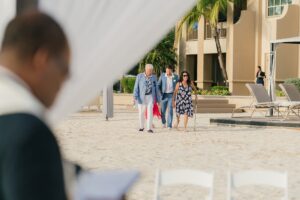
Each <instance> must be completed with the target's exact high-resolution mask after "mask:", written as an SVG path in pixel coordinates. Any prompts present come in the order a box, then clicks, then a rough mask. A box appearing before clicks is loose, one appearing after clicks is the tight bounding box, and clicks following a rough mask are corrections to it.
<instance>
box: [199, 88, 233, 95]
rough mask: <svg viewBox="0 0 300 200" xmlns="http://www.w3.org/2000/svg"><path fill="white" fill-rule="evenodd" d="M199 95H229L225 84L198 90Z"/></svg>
mask: <svg viewBox="0 0 300 200" xmlns="http://www.w3.org/2000/svg"><path fill="white" fill-rule="evenodd" d="M197 94H199V95H216V96H228V95H230V92H229V89H228V87H225V86H213V87H211V89H210V90H198V92H197Z"/></svg>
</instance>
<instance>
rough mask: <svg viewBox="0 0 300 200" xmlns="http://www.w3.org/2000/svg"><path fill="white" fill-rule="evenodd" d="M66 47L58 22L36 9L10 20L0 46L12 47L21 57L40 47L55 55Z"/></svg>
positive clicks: (32, 52)
mask: <svg viewBox="0 0 300 200" xmlns="http://www.w3.org/2000/svg"><path fill="white" fill-rule="evenodd" d="M67 47H68V41H67V37H66V35H65V33H64V31H63V29H62V28H61V27H60V26H59V24H58V23H57V22H56V21H55V20H54V19H52V18H51V17H50V16H48V15H46V14H44V13H41V12H38V11H29V12H25V13H23V14H20V15H18V16H17V17H15V18H14V19H13V20H11V21H10V22H9V23H8V25H7V27H6V29H5V32H4V37H3V41H2V46H1V48H2V50H5V49H6V48H13V49H14V50H16V51H17V53H18V54H19V56H20V57H21V58H23V59H27V58H30V57H32V56H33V55H34V54H35V53H36V51H37V50H38V49H41V48H44V49H45V50H47V51H48V53H49V54H50V56H55V55H58V54H60V53H62V51H63V50H65V49H66V48H67Z"/></svg>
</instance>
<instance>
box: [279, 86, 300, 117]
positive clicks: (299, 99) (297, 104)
mask: <svg viewBox="0 0 300 200" xmlns="http://www.w3.org/2000/svg"><path fill="white" fill-rule="evenodd" d="M279 87H280V88H281V90H282V91H283V93H284V94H285V96H286V97H287V99H288V101H289V102H288V103H286V104H287V108H288V111H287V113H286V118H287V117H288V116H289V114H290V113H294V114H295V115H296V116H297V117H300V115H299V109H300V92H299V90H298V88H297V87H296V86H295V85H293V84H279ZM296 110H297V112H296Z"/></svg>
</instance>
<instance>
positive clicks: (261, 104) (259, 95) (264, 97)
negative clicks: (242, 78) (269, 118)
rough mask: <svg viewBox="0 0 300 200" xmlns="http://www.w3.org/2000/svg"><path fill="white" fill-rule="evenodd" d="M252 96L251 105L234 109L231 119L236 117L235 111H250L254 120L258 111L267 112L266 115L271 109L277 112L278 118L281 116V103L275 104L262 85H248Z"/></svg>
mask: <svg viewBox="0 0 300 200" xmlns="http://www.w3.org/2000/svg"><path fill="white" fill-rule="evenodd" d="M246 87H247V88H248V90H249V92H250V94H251V96H252V97H253V101H252V103H251V104H250V105H247V106H241V107H238V108H235V109H233V111H232V115H231V117H234V114H235V111H236V110H240V109H250V110H251V115H250V117H251V118H252V116H253V114H254V113H255V111H256V110H258V109H259V110H266V113H267V112H268V111H269V109H274V110H275V111H277V113H278V116H279V115H280V110H279V108H280V107H282V105H281V104H280V103H277V102H273V101H272V100H271V98H270V96H269V94H268V92H267V90H266V88H265V87H264V86H263V85H261V84H246Z"/></svg>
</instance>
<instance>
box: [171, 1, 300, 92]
mask: <svg viewBox="0 0 300 200" xmlns="http://www.w3.org/2000/svg"><path fill="white" fill-rule="evenodd" d="M235 9H236V8H234V6H233V5H232V4H230V6H229V7H228V9H227V16H225V20H223V21H221V22H220V23H219V24H218V27H219V30H220V35H221V39H220V42H221V47H222V52H223V54H224V61H225V63H226V70H227V73H228V83H229V89H230V92H231V93H232V94H233V95H248V90H247V88H246V87H245V84H246V83H253V82H254V81H255V74H256V70H257V67H258V66H261V67H262V69H263V71H265V72H266V75H267V78H268V72H269V69H268V67H269V62H270V59H269V57H270V41H272V40H276V39H281V38H287V37H297V36H300V2H299V1H298V0H248V1H247V2H245V6H244V8H242V9H241V11H240V10H239V11H237V10H235ZM176 48H177V53H178V57H179V62H178V66H177V67H178V68H177V70H178V71H181V70H183V69H186V70H188V71H189V72H190V73H191V75H192V78H193V79H194V80H195V81H197V84H198V87H200V88H203V89H207V88H209V87H211V86H214V85H222V84H224V81H223V78H222V73H221V70H220V68H219V63H218V57H217V50H216V45H215V40H214V38H213V35H212V31H211V28H210V25H209V24H208V23H207V22H206V20H205V19H204V18H201V19H199V22H198V24H195V26H194V27H192V28H191V29H188V28H187V27H186V26H184V27H183V29H182V34H181V38H180V41H179V42H178V44H177V47H176ZM276 58H277V59H276V65H277V71H276V82H277V83H281V82H283V81H284V80H286V79H288V78H296V77H299V76H300V46H298V45H282V46H280V47H279V48H278V50H277V54H276Z"/></svg>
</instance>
